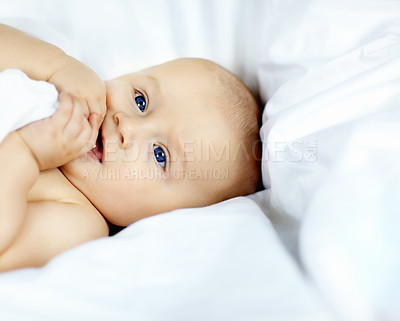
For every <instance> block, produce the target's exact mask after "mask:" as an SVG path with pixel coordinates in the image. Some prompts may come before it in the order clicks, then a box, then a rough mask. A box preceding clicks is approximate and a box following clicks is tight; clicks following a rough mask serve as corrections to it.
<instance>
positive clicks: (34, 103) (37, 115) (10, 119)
mask: <svg viewBox="0 0 400 321" xmlns="http://www.w3.org/2000/svg"><path fill="white" fill-rule="evenodd" d="M57 99H58V92H57V90H56V88H55V87H54V86H53V85H52V84H49V83H48V82H45V81H35V80H32V79H30V78H28V77H27V76H26V75H25V74H24V73H23V72H22V71H20V70H18V69H8V70H5V71H3V72H1V73H0V142H1V141H2V140H3V139H4V137H5V136H7V134H8V133H9V132H11V131H13V130H16V129H18V128H21V127H23V126H25V125H27V124H29V123H31V122H33V121H36V120H39V119H43V118H46V117H48V116H51V115H52V114H53V113H54V111H55V110H56V108H57V105H58V100H57Z"/></svg>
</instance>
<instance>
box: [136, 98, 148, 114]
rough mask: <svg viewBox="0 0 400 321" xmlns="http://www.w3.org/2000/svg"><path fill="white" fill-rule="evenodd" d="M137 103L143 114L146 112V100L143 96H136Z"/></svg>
mask: <svg viewBox="0 0 400 321" xmlns="http://www.w3.org/2000/svg"><path fill="white" fill-rule="evenodd" d="M135 102H136V105H137V106H138V108H139V110H140V111H141V112H144V111H145V110H146V105H147V104H146V98H144V96H143V95H142V94H135Z"/></svg>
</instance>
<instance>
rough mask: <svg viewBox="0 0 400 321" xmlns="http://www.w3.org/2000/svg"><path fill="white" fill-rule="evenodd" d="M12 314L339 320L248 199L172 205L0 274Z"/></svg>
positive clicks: (6, 313)
mask: <svg viewBox="0 0 400 321" xmlns="http://www.w3.org/2000/svg"><path fill="white" fill-rule="evenodd" d="M0 311H1V316H2V319H4V320H7V321H11V320H32V321H34V320H38V321H46V320H49V321H50V320H60V321H61V320H66V321H70V320H82V321H91V320H93V321H101V320H107V321H108V320H120V321H123V320H141V321H150V320H152V321H153V320H157V321H159V320H163V321H165V320H171V321H178V320H182V321H186V320H191V321H196V320H199V321H204V320H207V321H214V320H215V321H221V320H230V321H243V320H246V321H264V320H288V321H289V320H290V321H291V320H303V321H312V320H315V321H325V320H333V319H331V318H330V317H329V316H328V315H327V312H326V311H325V310H324V308H323V305H322V304H321V302H320V299H319V298H318V297H316V295H315V294H314V292H313V289H312V287H311V286H310V285H308V284H307V282H306V279H305V277H304V276H303V275H302V274H301V272H300V270H299V269H298V268H297V267H296V265H295V264H294V263H293V260H292V258H291V257H290V256H289V255H288V254H287V253H286V252H285V251H284V249H283V247H282V245H281V244H280V242H279V240H278V238H277V236H276V234H275V232H274V230H273V228H272V227H271V225H270V223H269V221H268V219H267V218H266V217H265V215H264V213H263V212H262V211H261V210H260V209H259V208H258V206H257V205H256V204H255V203H254V202H253V201H251V200H249V199H247V198H243V197H241V198H236V199H232V200H229V201H226V202H223V203H220V204H217V205H213V206H209V207H204V208H194V209H183V210H176V211H174V212H171V213H166V214H161V215H157V216H153V217H149V218H146V219H143V220H141V221H138V222H137V223H134V224H132V225H131V226H129V227H128V228H126V229H125V230H123V231H122V232H120V233H119V234H117V235H116V236H113V237H110V238H102V239H99V240H96V241H93V242H90V243H87V244H85V245H83V246H79V247H77V248H75V249H72V250H70V251H68V252H66V253H64V254H61V255H59V256H58V257H56V258H55V259H53V260H52V261H51V262H50V264H48V265H47V266H46V267H44V268H41V269H24V270H19V271H13V272H9V273H5V274H0Z"/></svg>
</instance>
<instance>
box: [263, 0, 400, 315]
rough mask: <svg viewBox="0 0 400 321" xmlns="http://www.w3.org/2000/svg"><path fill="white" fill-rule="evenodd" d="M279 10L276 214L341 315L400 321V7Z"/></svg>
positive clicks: (266, 70)
mask: <svg viewBox="0 0 400 321" xmlns="http://www.w3.org/2000/svg"><path fill="white" fill-rule="evenodd" d="M270 4H271V6H270V9H271V11H270V14H267V16H266V19H268V21H269V22H268V24H269V25H268V26H266V29H265V33H264V40H263V46H264V47H263V50H262V51H263V54H262V61H261V65H260V69H259V78H260V84H261V88H262V91H261V95H262V97H263V99H265V100H266V99H268V103H267V104H266V107H265V111H264V115H263V127H262V129H261V137H262V140H263V143H264V155H263V181H264V184H265V185H266V186H267V187H268V188H269V192H268V199H269V201H268V202H267V204H266V207H267V208H268V209H269V211H270V212H269V213H270V214H269V217H270V218H271V221H272V223H273V224H274V226H275V227H276V229H277V231H278V233H279V235H280V236H281V239H282V240H283V241H284V242H285V244H286V246H287V247H288V248H289V249H290V251H291V252H292V253H294V254H295V255H296V256H298V259H299V260H300V262H301V263H302V264H303V265H304V266H305V268H306V271H307V272H308V273H309V275H310V277H311V279H312V280H313V281H314V282H315V283H316V284H317V286H318V287H319V289H320V290H321V292H322V293H323V294H324V296H325V297H326V298H328V300H329V302H330V303H331V304H332V305H333V306H334V307H335V309H336V311H337V312H338V314H339V315H340V316H341V317H342V318H343V319H345V320H354V321H358V320H366V321H369V320H399V319H400V310H399V308H398V307H399V306H400V287H399V284H400V269H399V267H400V237H399V235H400V234H399V233H398V231H397V228H398V227H399V216H398V212H399V205H398V204H399V203H398V200H399V199H400V171H399V166H398V159H399V156H400V144H399V141H400V131H399V128H400V114H399V110H400V109H399V108H400V76H399V75H400V2H398V1H362V2H360V1H335V2H329V1H317V0H305V1H271V2H270ZM282 21H284V23H282Z"/></svg>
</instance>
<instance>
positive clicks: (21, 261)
mask: <svg viewBox="0 0 400 321" xmlns="http://www.w3.org/2000/svg"><path fill="white" fill-rule="evenodd" d="M106 236H108V225H107V222H106V221H105V220H104V218H103V217H102V216H101V215H100V213H98V212H97V211H96V210H91V209H90V208H89V207H87V206H83V205H82V204H79V203H65V202H59V201H36V202H30V203H29V204H28V210H27V217H26V221H25V223H24V225H23V227H22V229H21V231H20V233H19V234H18V236H17V238H16V240H15V241H14V243H13V244H12V246H11V247H10V248H9V249H8V250H7V251H6V252H5V253H4V254H3V255H2V256H1V257H0V271H2V270H10V269H16V268H21V267H32V266H42V265H44V264H45V263H47V262H48V261H49V260H50V259H51V258H53V257H54V256H56V255H57V254H59V253H61V252H64V251H66V250H68V249H71V248H73V247H75V246H77V245H80V244H82V243H85V242H88V241H91V240H94V239H97V238H100V237H106Z"/></svg>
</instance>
